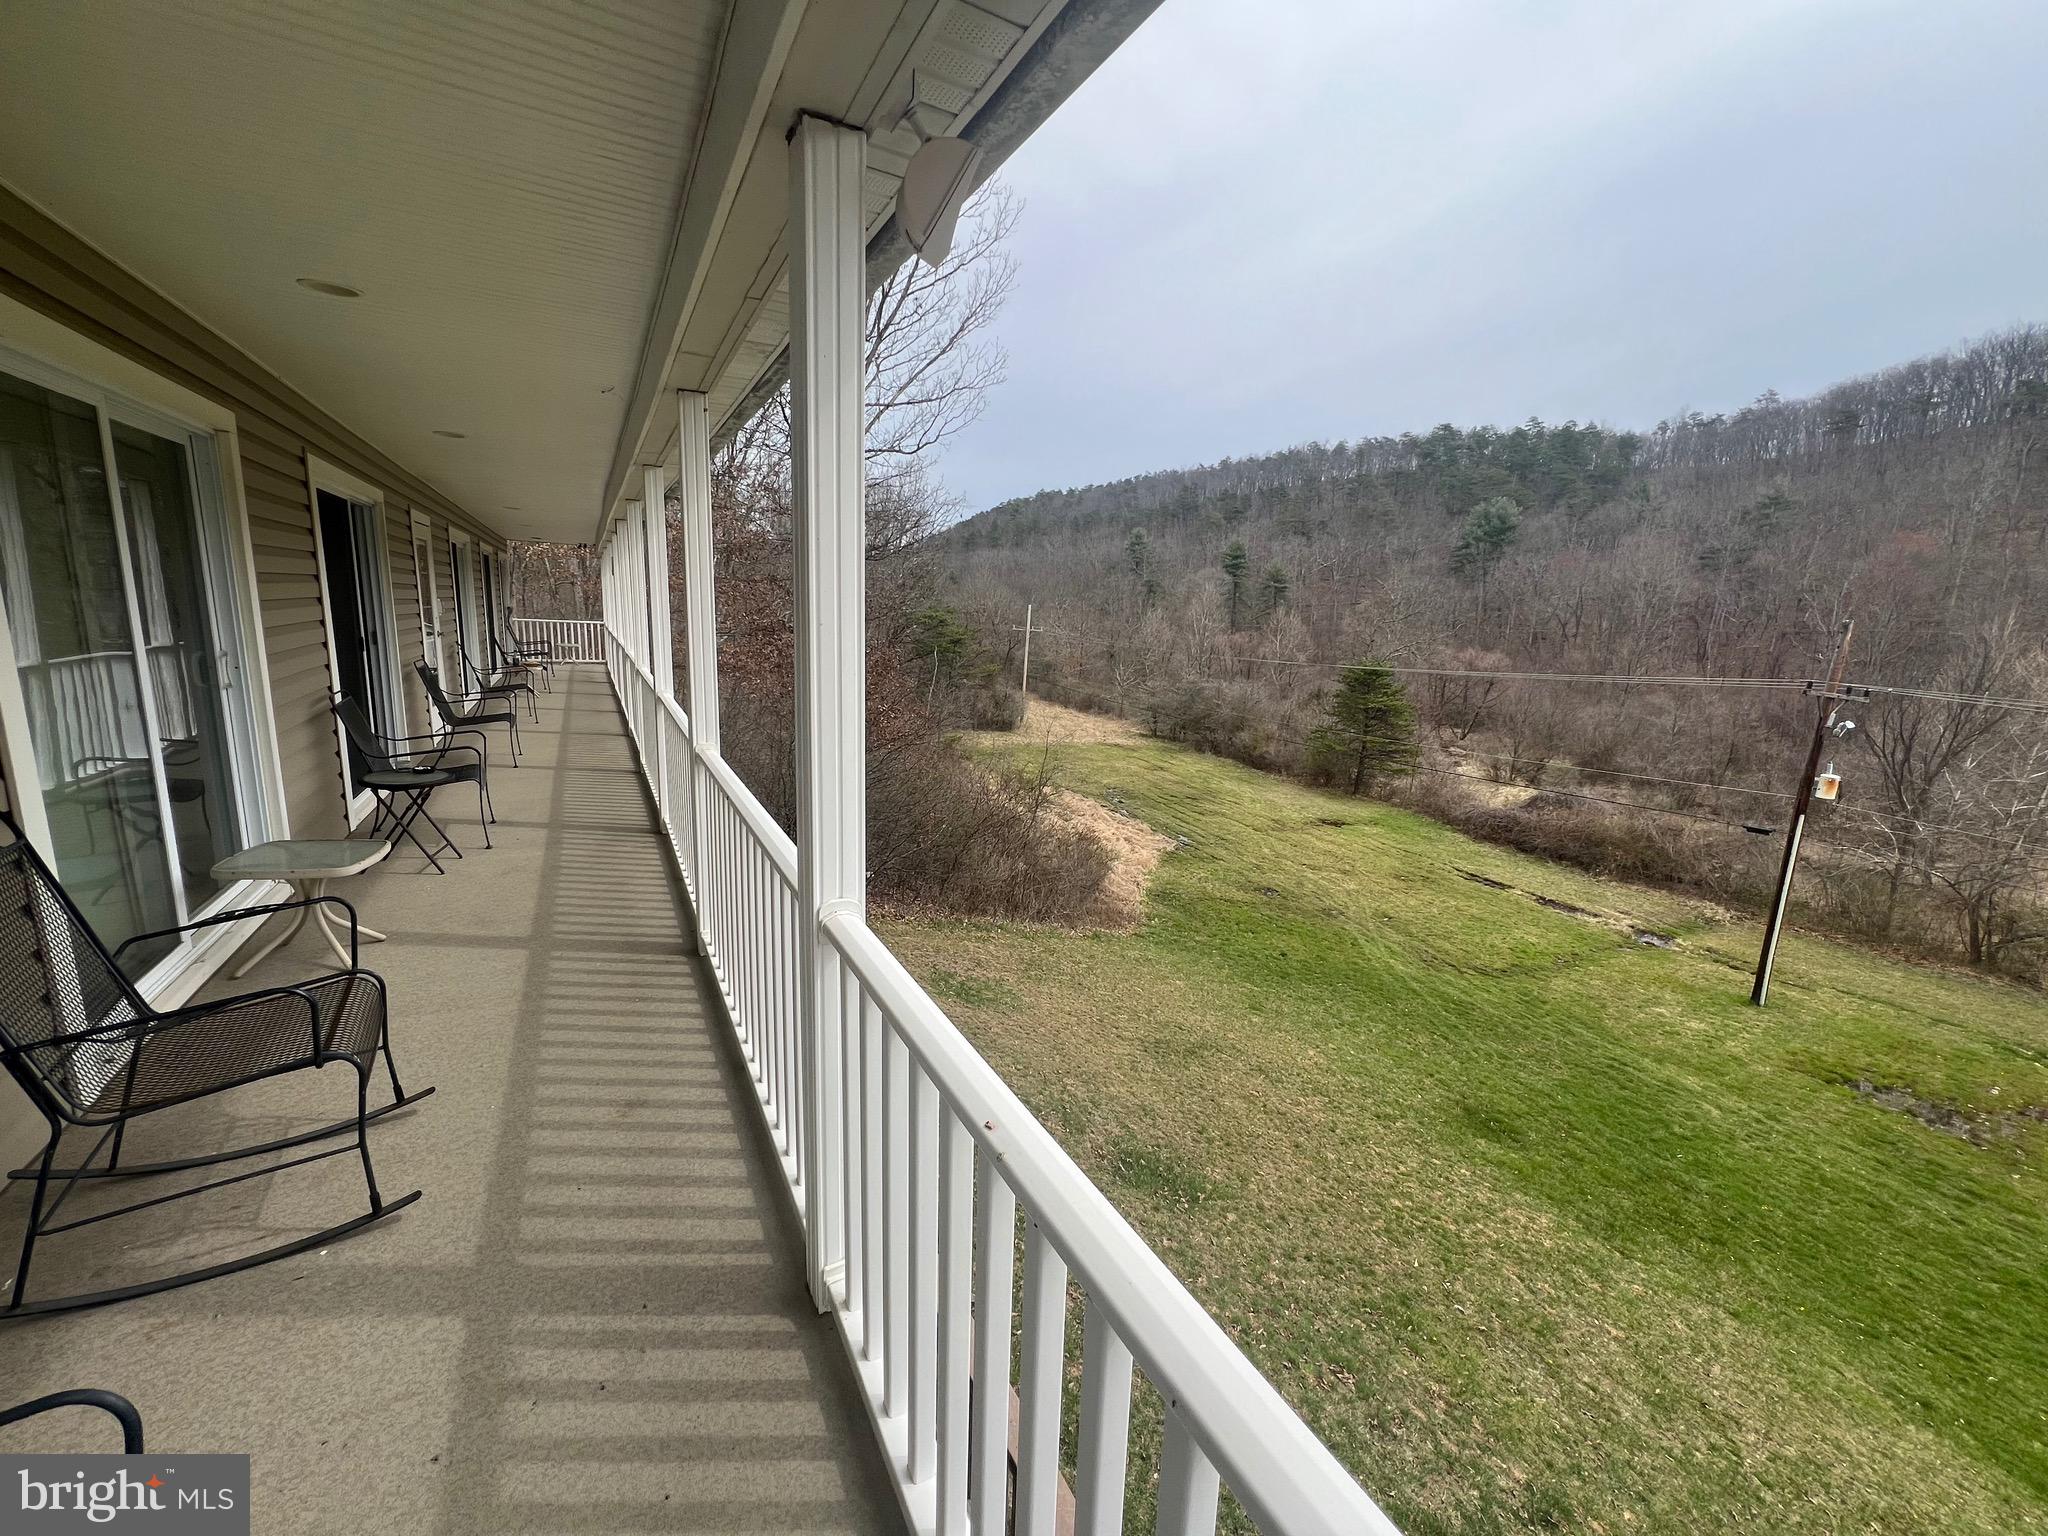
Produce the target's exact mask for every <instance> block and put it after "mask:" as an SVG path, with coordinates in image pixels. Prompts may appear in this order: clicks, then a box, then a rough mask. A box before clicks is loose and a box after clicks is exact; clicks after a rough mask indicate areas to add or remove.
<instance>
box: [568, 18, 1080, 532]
mask: <svg viewBox="0 0 2048 1536" xmlns="http://www.w3.org/2000/svg"><path fill="white" fill-rule="evenodd" d="M1064 5H1065V0H903V3H882V0H877V3H863V0H839V3H838V4H837V5H836V6H827V7H820V6H817V5H813V6H811V7H810V8H808V9H807V11H806V12H805V15H804V18H803V27H802V30H801V32H800V34H799V36H798V38H797V40H796V44H795V46H794V47H793V48H792V50H791V53H790V57H789V60H788V63H787V67H786V69H785V71H784V74H783V77H782V80H781V83H780V84H779V86H778V88H777V90H776V93H775V99H774V102H773V104H772V105H771V108H770V110H769V112H768V114H767V117H766V119H765V120H764V122H763V125H762V128H761V130H760V136H759V139H758V141H757V142H756V144H755V146H754V148H753V152H752V158H751V160H750V162H749V164H748V165H747V167H746V173H745V177H744V181H743V183H742V185H741V187H740V189H739V191H738V193H737V194H736V195H735V197H734V200H733V212H732V216H731V219H730V221H729V223H728V225H727V227H726V229H725V231H724V233H723V236H722V238H721V241H720V244H719V248H718V250H717V252H716V253H715V255H714V257H713V259H712V261H711V263H710V264H709V268H708V270H707V272H706V273H705V274H704V275H703V277H702V285H703V286H702V294H703V300H702V302H700V303H699V305H697V306H696V307H695V309H694V310H693V311H692V312H691V313H690V314H689V315H688V316H686V317H685V319H684V323H683V326H682V328H681V330H680V333H679V334H677V335H676V336H674V337H671V338H667V342H666V344H667V346H668V349H669V350H668V366H667V369H666V372H665V377H664V379H663V384H662V389H661V391H660V394H659V396H658V397H657V398H655V399H654V400H652V401H647V402H645V405H646V406H647V407H648V409H649V411H650V412H651V414H649V415H647V417H646V419H645V420H644V421H637V420H636V422H635V423H634V426H633V429H632V432H631V433H629V438H628V440H627V441H623V442H622V443H621V444H620V452H619V454H618V456H617V457H615V458H614V460H613V463H612V468H611V473H610V475H609V476H608V478H607V485H606V491H607V494H608V497H612V498H616V497H619V496H623V497H625V498H627V499H630V498H631V497H633V496H634V495H637V494H638V492H637V485H638V480H637V477H636V475H635V474H634V472H633V470H632V466H633V465H634V464H637V463H653V462H656V461H661V462H665V463H669V464H673V463H674V460H675V427H676V424H675V422H674V421H673V420H672V419H670V418H672V417H673V415H674V411H673V407H672V402H671V401H670V399H669V398H668V397H669V396H671V395H672V393H673V391H675V390H678V389H689V390H701V391H703V392H705V393H706V394H707V395H708V397H709V403H710V409H711V420H712V423H713V425H714V429H716V428H717V427H718V426H719V424H720V423H723V422H724V421H725V419H726V418H727V417H728V416H729V415H730V414H731V412H732V411H733V410H734V409H735V408H736V407H738V406H739V405H740V404H741V403H742V401H743V400H745V398H746V397H747V395H748V393H749V391H750V390H751V389H752V387H753V385H754V383H755V381H756V380H758V379H759V378H760V377H761V376H762V375H763V374H764V373H765V372H766V371H767V370H768V369H769V368H770V367H771V366H772V365H773V364H774V362H775V361H776V359H777V358H778V357H779V356H780V354H781V352H782V350H783V347H784V346H785V344H786V343H787V341H788V337H789V290H788V278H787V270H786V269H787V265H788V256H787V253H786V251H785V250H784V247H783V225H784V222H785V218H786V213H787V205H788V190H787V186H788V181H787V178H788V170H787V157H786V151H785V149H784V146H783V136H784V135H785V134H786V133H787V131H788V129H789V126H790V123H791V122H792V121H793V120H794V117H795V114H796V113H797V112H798V111H800V110H802V111H812V112H820V113H824V114H826V115H830V116H835V117H838V118H840V119H842V120H844V121H847V122H852V123H858V124H860V125H861V126H863V127H865V128H866V129H867V130H868V132H869V134H870V138H869V141H868V171H867V179H866V184H865V187H864V202H865V204H866V211H867V215H868V232H869V234H870V235H873V234H874V233H876V232H877V231H879V230H880V229H881V228H882V226H883V225H884V224H885V223H886V222H887V220H888V218H889V216H890V214H891V213H892V212H893V211H894V208H895V201H896V186H897V183H898V182H899V181H900V180H901V177H902V171H903V167H904V165H905V164H906V163H907V162H908V160H909V157H910V155H911V154H912V153H914V152H915V151H916V149H917V147H918V139H917V136H916V135H915V134H914V133H913V132H912V131H911V130H910V129H909V128H908V127H901V128H899V127H898V126H897V123H898V120H899V119H900V118H901V116H902V112H903V109H904V107H905V106H906V105H907V104H908V102H909V100H910V81H911V74H912V72H913V71H915V73H916V76H917V81H918V89H919V92H920V99H921V100H922V101H923V102H924V103H925V104H926V106H927V107H928V108H930V109H932V110H928V111H927V112H926V113H925V117H924V123H925V127H926V130H927V131H928V132H951V131H954V130H955V129H957V128H958V127H960V126H963V125H964V124H966V123H967V122H969V121H971V120H972V118H973V115H974V112H975V110H976V109H978V108H979V107H980V106H981V105H982V104H983V102H985V101H986V100H987V98H988V96H989V95H990V93H991V92H992V91H993V90H994V89H995V88H996V86H998V85H999V84H1001V82H1002V81H1003V79H1004V78H1005V77H1006V76H1007V75H1008V74H1009V72H1010V70H1011V69H1013V68H1014V67H1015V66H1016V64H1017V63H1018V61H1019V60H1020V59H1021V58H1022V57H1023V55H1024V54H1025V53H1026V52H1027V51H1028V49H1029V48H1030V46H1031V44H1032V43H1033V42H1035V41H1036V40H1037V38H1038V36H1039V34H1040V33H1041V32H1042V31H1043V30H1044V29H1045V27H1046V26H1047V25H1048V24H1049V23H1050V22H1051V21H1052V20H1053V19H1054V18H1055V17H1056V16H1057V15H1058V14H1059V12H1060V11H1061V9H1062V8H1063V6H1064ZM857 39H866V41H865V42H864V43H863V44H862V45H860V46H856V45H855V44H856V40H857ZM635 403H636V407H639V406H641V405H642V404H643V402H642V401H640V400H636V402H635ZM634 434H637V435H634Z"/></svg>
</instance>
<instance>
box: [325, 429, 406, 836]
mask: <svg viewBox="0 0 2048 1536" xmlns="http://www.w3.org/2000/svg"><path fill="white" fill-rule="evenodd" d="M322 491H326V492H327V493H328V494H329V495H331V496H339V497H341V498H342V499H343V500H344V501H348V502H352V503H356V504H358V505H362V506H366V507H368V508H369V509H370V549H369V552H368V553H369V559H368V561H367V562H364V563H365V564H366V565H367V566H368V568H369V571H370V576H371V579H372V581H373V582H374V584H375V589H376V590H375V592H374V593H373V595H372V600H371V605H372V607H373V608H374V609H375V611H374V612H372V613H368V614H365V615H364V619H365V621H366V622H367V623H368V624H369V625H371V626H372V627H373V629H374V634H375V638H376V640H377V647H376V649H377V650H378V652H379V653H380V654H381V655H382V657H383V664H382V665H381V666H379V665H376V664H374V663H373V664H372V665H371V667H370V669H369V673H370V688H371V691H372V692H373V693H375V694H376V695H377V705H378V706H379V707H381V710H382V712H383V714H384V716H385V718H384V720H383V721H381V722H380V721H379V720H378V719H377V714H378V708H372V710H371V711H370V723H371V725H373V726H376V727H378V728H380V729H382V728H384V727H387V726H388V727H390V728H391V729H392V732H393V734H395V735H403V734H404V732H405V726H404V721H405V694H404V691H403V689H402V688H401V686H400V684H399V678H398V665H397V663H398V620H397V616H396V614H395V613H394V612H393V611H392V609H393V605H392V601H391V550H390V542H389V540H388V539H387V538H386V537H385V526H386V518H385V505H384V503H385V497H384V493H383V492H382V491H380V490H379V489H377V487H376V486H374V485H372V484H371V483H370V482H369V481H367V480H363V479H360V478H358V477H357V476H355V475H352V474H350V473H349V472H348V471H347V470H345V469H343V468H341V467H340V466H339V465H337V464H330V463H328V462H327V461H326V460H325V459H322V458H320V457H319V456H318V455H316V454H315V453H313V451H312V450H311V449H308V450H307V452H306V507H307V510H308V512H309V514H310V515H311V517H312V519H313V563H314V566H315V568H316V569H317V571H318V574H319V580H320V627H321V630H322V632H323V633H324V634H325V635H326V637H327V685H328V686H327V701H326V702H327V703H328V704H330V705H331V704H332V702H333V697H334V692H335V689H336V687H337V686H338V683H339V679H340V676H341V673H340V668H339V666H338V664H337V658H338V657H339V656H340V654H341V642H340V637H339V636H338V635H337V634H336V632H335V628H334V610H333V590H332V589H331V588H330V587H329V586H328V584H327V539H326V535H325V534H323V533H322V532H321V530H320V493H321V492H322ZM328 714H329V718H330V719H331V720H332V721H333V723H334V745H335V750H336V752H337V753H339V754H340V758H341V801H342V807H343V814H344V815H345V816H346V817H347V820H348V826H349V830H350V831H351V832H353V831H354V830H355V829H356V828H357V827H359V826H361V825H362V824H363V823H364V822H365V821H367V820H369V819H370V817H371V815H372V814H373V813H374V812H375V810H376V808H377V797H376V796H375V795H373V794H371V793H370V791H368V790H367V789H358V788H356V783H355V775H354V774H353V773H352V772H351V771H350V770H349V765H348V732H347V731H346V730H344V729H343V728H342V724H341V719H340V717H339V716H337V715H335V714H334V713H333V711H332V709H331V708H330V709H329V711H328Z"/></svg>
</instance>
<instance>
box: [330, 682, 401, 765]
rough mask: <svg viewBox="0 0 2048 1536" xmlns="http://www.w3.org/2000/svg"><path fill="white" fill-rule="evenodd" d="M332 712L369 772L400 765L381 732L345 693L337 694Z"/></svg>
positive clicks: (360, 707)
mask: <svg viewBox="0 0 2048 1536" xmlns="http://www.w3.org/2000/svg"><path fill="white" fill-rule="evenodd" d="M334 714H335V718H336V719H338V720H340V721H341V728H342V730H343V731H345V732H346V733H347V734H348V742H349V745H350V746H352V747H354V748H355V749H356V751H357V753H359V754H360V755H361V757H362V759H363V761H364V762H366V763H368V764H369V766H370V771H371V772H373V773H390V772H392V771H394V770H396V769H397V768H398V767H399V766H400V765H399V762H398V760H397V758H396V757H395V756H394V755H393V754H392V751H391V748H390V746H389V744H388V743H387V742H386V741H385V740H384V737H383V734H382V733H381V732H379V731H378V729H377V728H376V727H375V726H374V725H372V724H370V721H369V717H368V716H367V715H365V714H364V713H363V706H362V705H360V704H358V703H357V702H356V701H355V700H354V699H351V698H349V697H347V696H346V695H342V694H337V695H335V699H334Z"/></svg>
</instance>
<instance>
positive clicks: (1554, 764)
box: [1445, 747, 1792, 800]
mask: <svg viewBox="0 0 2048 1536" xmlns="http://www.w3.org/2000/svg"><path fill="white" fill-rule="evenodd" d="M1445 750H1446V751H1450V750H1451V749H1449V748H1446V749H1445ZM1456 750H1457V752H1459V753H1462V754H1463V755H1464V756H1466V757H1484V758H1489V759H1491V760H1492V761H1494V762H1498V763H1528V764H1530V765H1531V766H1534V767H1540V768H1566V769H1570V770H1571V771H1572V772H1573V773H1594V774H1599V775H1601V776H1603V777H1605V778H1611V779H1638V780H1640V781H1641V782H1643V783H1645V784H1676V785H1680V786H1682V787H1684V788H1686V789H1706V790H1712V791H1713V792H1714V793H1716V794H1726V795H1760V796H1762V797H1763V798H1765V799H1767V800H1790V799H1791V798H1792V797H1791V796H1790V795H1788V794H1786V793H1785V792H1784V791H1782V790H1776V789H1745V788H1744V787H1743V786H1742V785H1740V784H1710V783H1708V782H1707V781H1706V780H1704V779H1667V778H1663V777H1661V776H1659V775H1657V774H1654V773H1623V772H1622V771H1621V770H1620V769H1619V768H1588V767H1585V766H1584V765H1583V764H1580V763H1567V762H1564V761H1562V760H1561V759H1558V758H1554V757H1552V758H1539V757H1533V756H1531V755H1529V754H1527V753H1521V754H1512V753H1507V752H1480V751H1476V750H1475V749H1473V748H1471V747H1460V748H1457V749H1456Z"/></svg>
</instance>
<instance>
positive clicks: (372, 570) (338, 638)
mask: <svg viewBox="0 0 2048 1536" xmlns="http://www.w3.org/2000/svg"><path fill="white" fill-rule="evenodd" d="M313 501H314V506H315V508H316V512H317V517H318V528H319V551H320V570H321V577H322V580H323V581H324V583H325V595H326V599H327V624H328V635H329V638H330V641H331V643H332V650H333V660H334V689H335V692H337V693H338V694H340V695H341V696H342V697H343V698H345V699H347V700H348V701H349V702H350V703H352V704H354V705H355V706H356V708H357V709H359V710H361V711H362V714H363V718H364V719H365V720H367V721H369V722H370V724H371V725H372V726H374V727H375V728H376V729H377V731H378V732H379V733H381V734H383V735H386V736H400V735H403V734H404V733H405V729H406V727H405V714H404V704H403V702H402V697H401V695H400V693H399V691H398V677H397V670H396V655H397V648H396V632H395V629H394V627H393V624H392V620H391V595H390V592H389V589H388V587H387V585H386V580H385V571H386V569H387V562H386V560H385V558H384V543H383V538H382V535H381V532H380V526H379V525H380V519H381V517H382V513H381V512H380V510H379V509H378V507H377V506H376V505H375V504H374V503H372V502H367V501H362V500H359V499H356V498H354V497H350V496H343V495H340V494H338V493H337V492H335V491H331V490H328V489H326V488H324V487H321V488H318V489H316V490H315V491H314V495H313ZM343 752H344V761H345V762H346V763H347V765H348V787H349V796H350V802H349V819H350V821H351V822H357V821H360V820H361V819H362V818H363V817H364V816H366V815H368V814H369V812H370V810H371V809H372V805H373V802H372V800H371V797H370V795H369V793H368V792H367V791H358V790H357V789H356V785H357V784H358V783H359V782H360V781H361V776H362V774H363V773H364V772H365V771H366V770H367V769H368V768H369V766H370V765H369V764H368V763H366V762H365V761H363V759H362V755H361V754H360V753H359V752H358V751H357V750H356V746H355V744H354V742H352V741H348V740H346V738H345V737H344V741H343Z"/></svg>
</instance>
